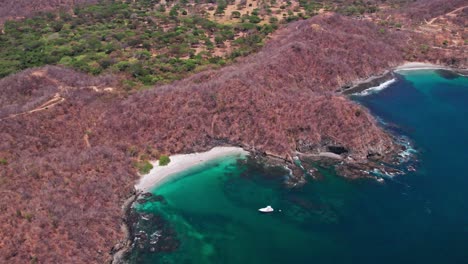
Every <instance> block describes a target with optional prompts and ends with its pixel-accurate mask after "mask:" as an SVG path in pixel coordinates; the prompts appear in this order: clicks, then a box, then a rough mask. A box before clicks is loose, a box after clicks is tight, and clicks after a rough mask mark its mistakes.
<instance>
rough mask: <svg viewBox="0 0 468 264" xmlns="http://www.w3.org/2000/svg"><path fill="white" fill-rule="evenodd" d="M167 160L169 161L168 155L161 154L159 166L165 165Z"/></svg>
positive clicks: (167, 162)
mask: <svg viewBox="0 0 468 264" xmlns="http://www.w3.org/2000/svg"><path fill="white" fill-rule="evenodd" d="M169 162H171V159H170V158H169V156H166V155H161V157H159V166H166V165H167V164H169Z"/></svg>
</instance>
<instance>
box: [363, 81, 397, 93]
mask: <svg viewBox="0 0 468 264" xmlns="http://www.w3.org/2000/svg"><path fill="white" fill-rule="evenodd" d="M394 82H396V79H391V80H388V81H386V82H383V83H381V84H380V85H379V86H375V87H371V88H369V89H366V90H364V91H362V92H359V93H355V94H354V95H359V96H366V95H370V94H375V93H378V92H380V91H382V90H383V89H385V88H387V87H389V86H390V85H391V84H392V83H394Z"/></svg>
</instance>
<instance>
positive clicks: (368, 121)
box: [0, 5, 468, 263]
mask: <svg viewBox="0 0 468 264" xmlns="http://www.w3.org/2000/svg"><path fill="white" fill-rule="evenodd" d="M338 6H339V5H337V7H338ZM387 11H389V10H383V11H382V12H387ZM461 11H463V10H461ZM444 12H445V11H444ZM364 13H365V14H367V15H366V17H365V18H362V17H356V16H355V15H353V16H351V17H345V16H341V15H339V14H336V13H334V12H328V11H327V12H323V13H322V14H320V15H314V16H313V17H311V18H304V19H301V20H299V21H295V22H292V23H289V24H284V25H281V26H279V29H278V30H276V31H275V32H274V33H272V34H271V35H268V36H269V39H267V38H266V36H267V35H264V37H265V39H262V41H261V42H262V45H263V43H264V45H263V47H262V48H261V49H260V50H259V51H258V52H257V53H250V52H249V54H250V55H248V56H246V57H242V58H241V57H239V58H236V59H235V60H232V61H230V63H229V65H227V66H224V67H214V68H211V67H207V68H202V69H200V72H197V71H193V72H189V73H187V72H184V73H185V75H181V76H180V78H182V79H181V80H178V81H173V82H170V83H167V84H165V85H158V86H155V87H152V88H151V89H145V90H139V89H137V88H132V89H130V90H129V89H128V87H126V86H125V82H123V81H125V80H127V79H128V78H135V79H132V80H133V81H134V80H138V78H137V77H131V75H128V73H127V72H125V71H124V72H113V71H112V70H111V69H109V70H107V71H103V73H102V74H100V75H97V76H92V75H90V74H86V73H83V72H78V71H76V70H73V69H70V68H66V67H64V66H62V65H61V64H60V63H58V64H59V66H43V67H35V68H31V67H33V66H34V65H27V66H26V67H24V69H26V70H23V71H21V72H18V73H13V72H16V71H17V70H15V71H13V72H10V73H8V74H6V75H8V76H7V77H5V78H3V79H0V90H1V91H2V92H1V93H0V137H1V138H2V140H1V141H0V193H1V194H2V199H1V201H0V262H1V263H25V262H26V263H27V262H31V263H105V262H106V261H109V260H110V259H111V253H112V248H113V246H114V245H115V244H116V243H117V242H118V241H122V240H123V239H124V234H123V232H122V231H121V229H120V228H121V224H122V212H121V206H122V204H123V202H124V200H125V199H126V198H128V196H130V195H131V194H132V192H133V184H134V182H135V180H136V179H137V178H138V175H137V169H138V167H139V164H141V162H145V161H147V160H152V159H156V158H158V157H159V156H161V155H162V154H165V155H167V154H175V153H188V152H193V151H203V150H207V149H209V148H211V147H213V146H217V145H227V144H229V145H240V146H243V147H245V148H246V149H249V150H252V151H255V152H257V153H259V154H262V153H264V154H270V155H274V156H278V157H281V158H284V159H286V160H288V159H290V156H291V155H294V154H295V153H296V151H299V152H302V153H306V154H307V153H308V154H316V153H318V152H320V151H327V150H330V149H333V148H334V147H340V148H342V149H344V150H346V151H347V153H346V154H345V155H346V156H347V157H349V159H347V162H349V163H351V164H368V162H369V160H368V156H369V154H371V155H372V154H379V155H382V156H383V157H388V158H391V157H392V155H393V154H394V152H395V151H396V150H397V149H398V148H399V147H398V146H397V145H396V144H395V142H394V140H393V138H392V136H391V135H390V134H388V133H387V132H386V131H384V130H382V128H381V127H379V126H378V124H377V122H376V120H375V119H374V118H373V117H372V116H371V115H370V113H369V112H368V110H367V109H365V108H363V107H362V106H360V105H358V104H356V103H354V102H352V101H350V100H349V99H348V98H346V97H345V96H344V95H342V94H340V93H337V92H336V91H338V90H340V88H342V87H343V86H347V85H349V84H350V83H352V82H355V81H356V80H361V79H365V78H367V77H370V76H373V75H376V74H381V73H383V72H384V71H386V70H388V69H390V68H392V67H394V66H397V65H400V64H402V63H403V62H405V61H408V60H409V61H429V62H434V63H444V64H447V65H450V66H454V67H466V66H467V64H468V63H467V57H466V54H465V53H464V49H463V47H464V46H466V44H465V43H464V42H463V41H461V42H460V40H463V38H464V35H463V34H464V33H463V31H462V29H460V24H459V23H458V22H457V21H458V20H457V19H456V18H455V17H453V18H450V17H451V15H450V14H449V15H448V18H446V16H447V15H442V17H441V18H440V19H437V21H435V22H434V25H437V24H438V23H445V21H448V22H447V23H450V24H448V25H450V26H451V27H452V28H453V30H457V35H455V34H454V35H453V37H452V38H451V39H450V41H451V43H449V44H447V45H444V43H442V42H440V41H439V40H438V38H434V37H433V36H435V35H437V36H439V35H438V34H439V33H437V34H433V33H430V31H424V30H422V28H421V27H422V26H424V24H422V25H421V24H418V23H414V24H413V23H410V22H411V21H412V20H411V18H409V16H407V14H406V13H402V15H401V16H396V15H393V16H394V17H390V18H388V19H387V17H388V14H386V15H387V16H385V19H383V18H382V17H380V15H381V13H376V14H373V13H372V14H370V13H366V12H364ZM389 14H390V13H389ZM457 14H458V13H457ZM463 14H464V11H463V12H461V15H463ZM437 15H439V13H437ZM461 15H460V16H461ZM439 16H440V15H439ZM42 18H43V17H42V16H41V19H42ZM393 19H395V21H394V20H393ZM397 19H401V22H402V25H401V26H400V27H398V26H396V24H397V23H398V21H400V20H397ZM451 19H453V20H451ZM382 21H386V22H385V23H383V22H382ZM405 21H406V22H408V23H406V22H405ZM450 21H454V22H453V23H452V22H450ZM23 22H24V21H22V22H21V21H20V22H19V24H20V25H21V23H23ZM179 22H180V21H179ZM218 22H219V25H222V23H224V22H220V21H218ZM218 22H217V23H218ZM123 24H125V23H123ZM101 25H104V24H101ZM106 25H109V24H106ZM88 26H92V25H88ZM439 26H440V25H439ZM262 27H263V26H262ZM80 28H81V29H86V30H88V29H89V28H88V27H86V26H84V25H82V24H80V26H78V27H77V29H76V31H75V33H79V32H80V30H79V29H80ZM216 28H217V29H219V28H218V27H216ZM86 30H84V31H86ZM187 32H192V29H190V30H188V31H187ZM215 32H216V30H215ZM255 32H257V31H255ZM441 32H442V31H441ZM47 33H49V32H47ZM75 33H73V34H75ZM81 33H82V32H81ZM440 34H441V35H440V36H448V35H444V34H448V33H447V32H442V33H440ZM20 35H21V34H20ZM181 35H183V36H186V34H185V33H184V34H181ZM40 36H42V35H40ZM80 36H81V35H80ZM22 37H23V36H20V38H22ZM263 40H264V42H263ZM102 42H105V41H102ZM24 44H25V42H21V45H24ZM153 44H154V43H153ZM54 45H55V44H54ZM54 45H51V46H47V47H49V48H50V50H51V51H52V50H53V47H54ZM423 45H426V46H423ZM13 48H14V47H13ZM13 48H12V49H13ZM137 49H139V48H137ZM137 49H135V50H133V49H131V48H129V47H125V48H122V52H118V54H120V55H122V53H123V52H124V51H129V50H130V51H129V53H130V52H134V51H136V50H137ZM254 51H257V49H255V50H254ZM93 52H96V50H94V51H93ZM81 55H83V54H81ZM88 55H89V54H88ZM79 56H80V55H77V56H76V57H77V58H78V59H79V58H81V59H83V58H84V57H83V56H82V57H79ZM90 58H94V57H90ZM90 58H87V59H89V61H86V65H94V63H93V62H94V61H93V60H92V59H90ZM118 58H119V59H121V58H126V59H128V57H126V56H123V55H122V56H121V57H118ZM2 59H3V58H2ZM188 59H190V58H188ZM138 60H139V59H136V58H134V60H132V61H134V62H138ZM142 61H143V60H142ZM207 61H209V60H208V59H207ZM9 62H10V61H9ZM9 62H8V63H9ZM44 64H45V63H41V64H38V65H35V66H41V65H44ZM156 64H158V63H155V62H148V64H147V65H146V67H153V66H152V65H156ZM81 65H83V64H81ZM205 65H208V64H205ZM72 67H73V66H72ZM27 68H30V69H27ZM85 72H87V71H86V70H85ZM88 72H89V71H88ZM155 72H157V71H155ZM155 76H158V73H155ZM186 76H188V77H186ZM183 77H186V78H183ZM180 78H174V79H180ZM171 80H172V79H171ZM146 88H149V87H146ZM343 176H347V177H354V176H356V175H349V174H344V175H343ZM358 176H359V175H358Z"/></svg>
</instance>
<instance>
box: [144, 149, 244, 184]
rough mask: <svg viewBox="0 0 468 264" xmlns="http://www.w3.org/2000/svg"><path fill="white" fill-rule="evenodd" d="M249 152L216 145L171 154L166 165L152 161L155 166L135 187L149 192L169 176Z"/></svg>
mask: <svg viewBox="0 0 468 264" xmlns="http://www.w3.org/2000/svg"><path fill="white" fill-rule="evenodd" d="M247 154H248V152H247V151H245V150H244V149H242V148H239V147H215V148H213V149H211V150H209V151H207V152H201V153H191V154H179V155H173V156H170V159H171V162H170V163H169V164H168V165H166V166H159V161H155V162H151V164H152V165H153V166H154V168H153V169H152V170H151V171H150V172H149V173H148V174H146V175H143V176H142V177H141V178H140V180H139V181H138V183H137V184H136V185H135V189H136V190H137V191H143V192H149V191H150V190H151V189H153V188H154V187H155V186H157V185H158V184H160V183H162V182H163V180H165V179H167V178H168V177H170V176H172V175H174V174H176V173H178V172H181V171H184V170H186V169H189V168H191V167H193V166H196V165H199V164H202V163H204V162H207V161H209V160H213V159H216V158H220V157H224V156H232V155H247Z"/></svg>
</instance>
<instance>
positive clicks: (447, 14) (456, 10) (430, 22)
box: [426, 5, 468, 25]
mask: <svg viewBox="0 0 468 264" xmlns="http://www.w3.org/2000/svg"><path fill="white" fill-rule="evenodd" d="M467 7H468V5H466V6H462V7H459V8H457V9H455V10H453V11H450V12H448V13H446V14H443V15H440V16H438V17H434V18H433V19H431V20H429V21H426V24H427V25H432V23H434V22H435V21H436V20H437V19H439V18H442V17H444V16H450V15H454V14H455V13H457V12H458V11H461V10H463V9H465V8H467Z"/></svg>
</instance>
